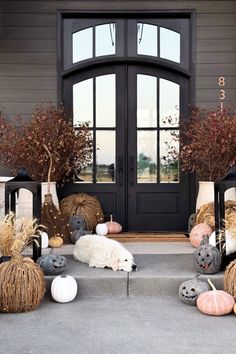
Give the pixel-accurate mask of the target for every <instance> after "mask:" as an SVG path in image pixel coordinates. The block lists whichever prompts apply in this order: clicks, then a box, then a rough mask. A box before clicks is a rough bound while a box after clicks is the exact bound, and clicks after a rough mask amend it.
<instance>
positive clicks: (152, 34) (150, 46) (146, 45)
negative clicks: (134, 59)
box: [137, 23, 158, 57]
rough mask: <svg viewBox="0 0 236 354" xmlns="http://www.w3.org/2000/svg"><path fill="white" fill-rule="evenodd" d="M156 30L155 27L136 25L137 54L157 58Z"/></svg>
mask: <svg viewBox="0 0 236 354" xmlns="http://www.w3.org/2000/svg"><path fill="white" fill-rule="evenodd" d="M157 29H158V27H157V26H155V25H149V24H147V23H137V53H138V54H142V55H151V56H154V57H157V55H158V50H157Z"/></svg>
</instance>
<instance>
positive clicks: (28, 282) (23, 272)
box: [0, 214, 45, 312]
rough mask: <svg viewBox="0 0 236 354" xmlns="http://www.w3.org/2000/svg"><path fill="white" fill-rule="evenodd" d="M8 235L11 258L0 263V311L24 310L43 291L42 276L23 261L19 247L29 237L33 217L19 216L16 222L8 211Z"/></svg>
mask: <svg viewBox="0 0 236 354" xmlns="http://www.w3.org/2000/svg"><path fill="white" fill-rule="evenodd" d="M5 223H6V226H7V228H8V229H9V230H8V232H9V235H11V242H12V246H11V249H10V255H11V260H10V261H8V262H4V263H2V264H0V312H24V311H31V310H33V309H34V308H36V307H37V306H38V305H39V303H40V301H41V300H42V298H43V296H44V293H45V279H44V275H43V272H42V271H41V269H40V267H39V266H38V265H37V264H35V263H33V262H30V261H25V260H24V258H23V257H22V255H21V252H22V251H23V249H24V248H25V247H26V246H27V245H28V244H29V243H30V242H31V241H32V240H33V241H34V242H37V240H35V233H36V229H37V224H36V220H26V219H21V222H20V224H19V225H16V222H15V219H14V217H13V216H12V215H11V214H10V215H9V216H8V217H7V218H6V220H5Z"/></svg>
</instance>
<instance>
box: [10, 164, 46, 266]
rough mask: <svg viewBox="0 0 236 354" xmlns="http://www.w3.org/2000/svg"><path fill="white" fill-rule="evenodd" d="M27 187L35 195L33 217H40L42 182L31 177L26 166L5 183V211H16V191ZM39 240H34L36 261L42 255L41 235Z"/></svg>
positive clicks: (34, 257)
mask: <svg viewBox="0 0 236 354" xmlns="http://www.w3.org/2000/svg"><path fill="white" fill-rule="evenodd" d="M21 188H24V189H27V190H28V191H30V192H31V193H32V195H33V218H36V219H37V220H39V219H40V214H41V183H39V182H36V181H34V180H33V179H32V178H30V177H29V176H28V174H27V172H26V170H25V169H24V168H22V169H20V171H19V173H18V174H17V176H16V177H14V178H13V179H11V180H10V181H8V182H6V183H5V213H6V214H7V213H8V212H9V211H13V212H16V193H17V192H18V191H19V190H20V189H21ZM37 241H38V242H33V259H34V261H36V260H37V259H38V257H40V256H41V237H39V238H37Z"/></svg>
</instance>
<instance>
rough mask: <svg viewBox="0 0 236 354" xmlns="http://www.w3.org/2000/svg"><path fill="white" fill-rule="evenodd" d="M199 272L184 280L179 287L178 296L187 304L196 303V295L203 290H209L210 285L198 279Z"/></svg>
mask: <svg viewBox="0 0 236 354" xmlns="http://www.w3.org/2000/svg"><path fill="white" fill-rule="evenodd" d="M199 275H200V274H199V273H198V274H196V275H195V277H194V278H193V279H190V280H186V281H184V282H183V283H182V284H181V285H180V287H179V298H180V300H181V301H183V302H184V303H185V304H187V305H192V306H194V305H196V304H197V298H198V296H199V295H200V294H201V293H203V292H204V291H208V290H210V285H209V284H208V283H207V282H205V281H202V280H199V279H198V277H199Z"/></svg>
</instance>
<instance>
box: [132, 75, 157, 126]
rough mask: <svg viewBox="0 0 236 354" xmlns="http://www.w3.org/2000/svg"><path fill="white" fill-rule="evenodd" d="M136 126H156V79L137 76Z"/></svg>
mask: <svg viewBox="0 0 236 354" xmlns="http://www.w3.org/2000/svg"><path fill="white" fill-rule="evenodd" d="M137 126H138V128H144V127H145V128H149V127H156V126H157V78H156V77H154V76H148V75H140V74H138V75H137Z"/></svg>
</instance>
